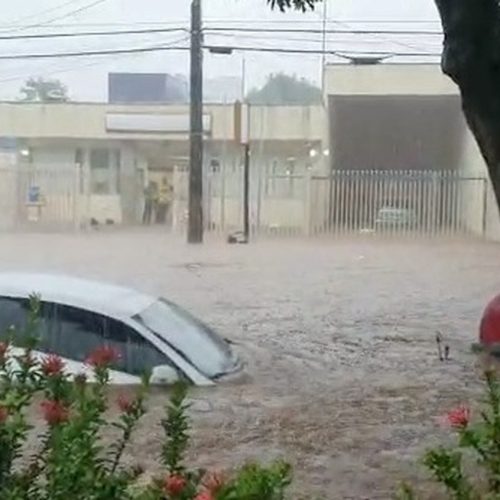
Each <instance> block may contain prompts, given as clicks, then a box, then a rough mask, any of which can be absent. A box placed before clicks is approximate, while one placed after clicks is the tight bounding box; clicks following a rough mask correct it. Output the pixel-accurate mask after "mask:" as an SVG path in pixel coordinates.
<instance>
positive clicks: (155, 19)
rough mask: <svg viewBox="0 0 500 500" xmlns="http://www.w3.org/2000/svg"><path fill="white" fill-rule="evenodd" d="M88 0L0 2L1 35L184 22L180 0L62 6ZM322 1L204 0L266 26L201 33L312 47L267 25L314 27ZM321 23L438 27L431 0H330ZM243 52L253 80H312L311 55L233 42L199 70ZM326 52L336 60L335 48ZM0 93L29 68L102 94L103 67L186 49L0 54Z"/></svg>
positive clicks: (174, 37)
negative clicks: (300, 8)
mask: <svg viewBox="0 0 500 500" xmlns="http://www.w3.org/2000/svg"><path fill="white" fill-rule="evenodd" d="M96 1H97V0H66V1H65V0H18V1H17V2H8V3H7V2H3V3H6V4H7V5H2V16H1V23H0V26H1V27H2V28H1V32H0V34H1V35H15V34H21V33H38V32H45V33H46V32H50V30H52V31H76V30H96V29H99V30H101V29H109V30H117V29H137V28H155V27H156V28H158V27H160V24H165V25H166V26H168V27H188V25H189V5H190V1H189V0H102V1H101V3H99V4H98V5H95V6H94V7H92V8H89V9H87V10H84V11H82V12H79V13H76V14H73V15H69V14H70V13H71V12H73V11H75V10H77V9H80V8H84V7H86V6H88V5H90V4H92V3H94V2H96ZM322 16H323V12H322V9H319V10H318V11H317V12H314V13H310V14H307V15H304V14H299V13H287V14H281V13H279V12H271V11H270V10H269V8H268V7H267V6H266V0H204V2H203V17H204V20H205V23H206V26H207V27H214V26H218V27H243V28H244V27H248V28H250V27H253V28H256V27H257V28H262V27H264V28H269V29H270V30H271V31H270V32H269V33H264V34H263V33H253V34H252V33H239V34H230V33H224V34H223V35H207V40H206V41H207V43H210V44H218V45H232V46H252V47H258V46H261V47H285V48H287V47H288V48H293V47H302V48H304V47H305V48H308V49H318V50H319V49H321V35H320V34H318V35H309V34H302V33H300V34H280V33H276V32H273V31H272V29H273V28H277V27H281V28H282V27H287V28H289V27H290V28H305V27H312V28H314V29H321V26H322ZM328 19H329V28H330V29H344V30H345V29H346V30H349V29H353V30H355V29H368V28H369V29H385V30H387V29H389V30H393V29H402V30H404V29H423V30H434V29H435V30H439V23H438V17H437V12H436V9H435V6H434V3H433V0H411V1H408V0H383V1H382V2H373V0H329V3H328ZM185 38H186V34H185V33H182V32H176V33H168V34H165V33H163V34H155V35H152V34H148V35H145V34H141V35H135V36H120V37H109V38H100V39H97V38H86V39H80V38H79V39H58V40H43V41H40V40H37V41H25V40H24V41H19V40H17V41H5V40H3V41H0V43H1V44H2V47H3V50H1V51H0V53H2V54H20V53H30V52H31V53H33V52H37V53H38V52H58V51H59V52H64V51H75V50H77V51H78V50H95V49H99V50H100V49H116V48H120V49H122V48H133V47H145V46H146V47H147V46H153V45H162V44H173V45H185V44H186V41H185V40H184V39H185ZM440 44H441V39H440V37H437V36H415V35H398V36H392V35H389V36H387V35H348V34H338V35H333V34H332V35H329V40H328V48H329V49H330V50H341V51H343V52H349V51H391V52H428V53H437V52H438V51H439V47H440ZM243 57H245V59H246V85H247V87H252V86H255V85H260V84H262V83H263V82H264V81H265V79H266V77H267V75H268V74H269V73H272V72H278V71H284V72H287V73H291V74H297V75H299V76H304V77H306V78H309V79H310V80H313V81H316V82H318V81H319V78H320V71H321V70H320V57H319V56H315V55H291V54H278V55H277V54H261V53H248V52H246V53H245V56H243V53H241V52H236V53H234V54H233V55H231V56H215V55H210V54H209V55H206V56H205V74H206V76H207V77H212V76H240V75H241V68H242V58H243ZM330 60H332V61H335V60H336V59H335V58H334V57H330ZM0 68H1V71H0V99H15V98H16V96H17V94H18V89H19V87H20V86H21V85H22V82H23V80H25V79H26V78H27V77H29V76H46V77H53V78H59V79H61V80H62V81H64V83H66V84H67V85H68V87H69V89H70V94H71V97H72V98H74V99H78V100H87V101H96V100H104V99H106V78H107V73H108V72H109V71H151V72H168V73H183V74H187V73H188V55H187V53H185V52H172V51H169V52H158V53H149V54H140V55H133V56H131V55H126V56H124V55H120V56H116V55H115V56H108V57H92V58H78V59H76V58H72V59H69V58H68V59H50V60H38V61H30V62H28V61H26V60H19V61H0Z"/></svg>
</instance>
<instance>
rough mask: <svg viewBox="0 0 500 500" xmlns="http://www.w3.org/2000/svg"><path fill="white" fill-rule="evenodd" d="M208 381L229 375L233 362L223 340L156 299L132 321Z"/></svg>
mask: <svg viewBox="0 0 500 500" xmlns="http://www.w3.org/2000/svg"><path fill="white" fill-rule="evenodd" d="M134 319H136V320H137V321H139V322H140V323H141V324H142V325H143V326H145V327H146V328H148V329H149V330H151V331H152V332H153V333H154V334H156V335H157V336H158V337H160V338H161V339H162V340H165V341H166V342H167V343H168V344H169V345H170V346H171V347H172V348H174V349H175V350H176V351H177V352H179V353H180V354H181V355H182V356H183V357H184V358H186V359H187V360H188V361H189V362H190V363H191V364H193V365H194V366H195V367H196V368H197V369H198V370H200V371H201V372H202V373H203V374H204V375H206V376H207V377H209V378H216V377H218V376H220V375H223V374H224V373H227V372H229V371H231V369H232V368H233V367H234V365H235V359H234V357H233V356H232V354H231V350H230V348H229V346H228V344H227V343H226V342H225V340H224V339H222V338H220V337H219V336H218V335H217V334H215V333H214V332H213V331H212V330H211V329H210V328H208V327H207V326H206V325H204V324H203V323H202V322H201V321H199V320H198V319H196V318H195V317H194V316H192V315H191V314H189V313H188V312H187V311H185V310H183V309H182V308H180V307H179V306H177V305H175V304H172V303H171V302H168V301H166V300H164V299H160V300H158V301H157V302H155V303H154V304H152V305H151V306H150V307H148V308H147V309H146V310H144V311H143V312H141V313H140V314H138V315H137V316H135V317H134Z"/></svg>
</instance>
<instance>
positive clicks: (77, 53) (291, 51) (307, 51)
mask: <svg viewBox="0 0 500 500" xmlns="http://www.w3.org/2000/svg"><path fill="white" fill-rule="evenodd" d="M203 48H204V49H207V50H209V51H213V52H219V53H220V52H221V51H227V50H229V51H242V52H273V53H276V54H313V55H321V54H323V51H322V50H315V49H294V48H289V49H285V48H280V47H251V46H229V47H228V46H222V45H203ZM164 50H179V51H183V50H186V51H188V50H190V48H189V47H187V46H185V47H182V46H179V47H172V46H165V45H154V46H149V47H135V48H129V49H110V50H91V51H75V52H46V53H44V52H40V53H32V54H0V60H3V61H9V60H22V59H54V58H63V57H94V56H107V55H115V54H137V53H147V52H160V51H164ZM325 53H326V54H329V55H337V56H340V57H347V58H349V54H352V55H360V56H375V57H379V56H380V57H399V56H406V57H429V56H432V57H437V56H439V55H440V54H439V53H430V52H395V51H362V50H346V49H337V50H327V51H326V52H325Z"/></svg>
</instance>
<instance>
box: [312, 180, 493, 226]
mask: <svg viewBox="0 0 500 500" xmlns="http://www.w3.org/2000/svg"><path fill="white" fill-rule="evenodd" d="M486 186H487V181H486V179H485V178H482V177H468V176H466V175H463V174H460V173H459V172H456V171H429V170H426V171H381V170H371V171H342V170H338V171H333V172H332V175H331V176H327V177H318V176H314V177H311V196H310V199H311V213H310V229H309V230H310V233H311V234H324V233H332V234H345V233H351V234H352V233H361V234H362V233H376V234H380V235H397V236H404V235H408V236H454V235H459V234H467V233H475V234H482V233H484V228H485V217H486V206H485V200H486Z"/></svg>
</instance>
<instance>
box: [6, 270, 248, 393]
mask: <svg viewBox="0 0 500 500" xmlns="http://www.w3.org/2000/svg"><path fill="white" fill-rule="evenodd" d="M32 294H37V295H38V296H39V297H40V300H41V309H40V318H39V320H40V321H39V329H38V330H39V331H38V335H39V342H38V346H37V353H36V354H37V355H39V356H43V355H44V354H49V353H53V354H57V355H59V356H61V357H62V358H63V359H64V360H65V362H66V366H67V369H68V372H70V373H72V374H77V373H81V372H85V373H87V372H89V367H88V366H86V364H85V360H86V358H87V356H88V355H89V353H90V352H91V351H93V350H95V349H96V348H98V347H101V346H110V347H113V349H115V350H116V351H117V352H118V353H119V355H120V359H119V361H118V364H117V366H116V369H115V370H114V371H113V372H112V374H111V382H112V383H115V384H134V383H138V382H139V381H140V376H141V375H142V374H143V373H144V372H151V374H152V380H151V381H152V383H156V384H170V383H173V382H176V381H177V380H180V379H183V380H187V381H189V382H191V383H193V384H195V385H202V386H203V385H212V384H214V383H215V382H216V381H218V380H220V379H221V378H223V377H224V376H227V375H230V374H232V373H235V372H237V371H239V370H240V368H241V363H240V361H239V359H238V357H237V356H236V355H235V354H234V352H233V351H232V348H231V345H230V344H229V342H228V341H226V340H225V339H224V338H222V337H220V336H219V335H218V334H217V333H215V332H214V331H213V330H212V329H211V328H210V327H208V326H207V325H206V324H205V323H203V322H202V321H200V320H199V319H197V318H195V317H194V316H192V315H191V314H190V313H188V312H187V311H185V310H184V309H182V308H181V307H179V306H177V305H176V304H174V303H173V302H170V301H168V300H166V299H163V298H158V297H154V296H150V295H147V294H143V293H140V292H137V291H134V290H131V289H128V288H124V287H119V286H114V285H109V284H104V283H100V282H93V281H87V280H82V279H78V278H72V277H68V276H58V275H45V274H30V273H5V274H0V333H2V334H4V335H5V332H7V331H8V330H9V328H10V327H11V326H14V327H15V332H17V333H16V335H18V336H19V335H21V334H22V332H23V329H24V327H25V325H26V323H27V320H28V315H29V308H30V303H29V302H30V301H29V297H30V296H31V295H32ZM16 340H18V341H19V344H20V343H21V341H22V340H23V339H21V338H19V339H17V338H16V336H14V345H15V344H16Z"/></svg>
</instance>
